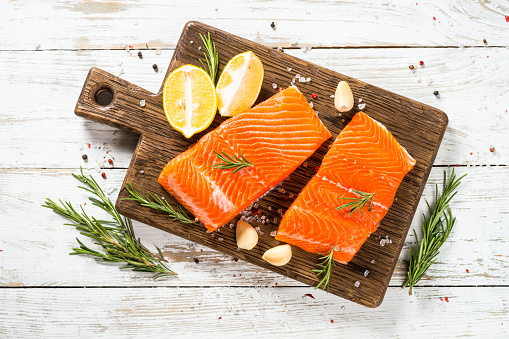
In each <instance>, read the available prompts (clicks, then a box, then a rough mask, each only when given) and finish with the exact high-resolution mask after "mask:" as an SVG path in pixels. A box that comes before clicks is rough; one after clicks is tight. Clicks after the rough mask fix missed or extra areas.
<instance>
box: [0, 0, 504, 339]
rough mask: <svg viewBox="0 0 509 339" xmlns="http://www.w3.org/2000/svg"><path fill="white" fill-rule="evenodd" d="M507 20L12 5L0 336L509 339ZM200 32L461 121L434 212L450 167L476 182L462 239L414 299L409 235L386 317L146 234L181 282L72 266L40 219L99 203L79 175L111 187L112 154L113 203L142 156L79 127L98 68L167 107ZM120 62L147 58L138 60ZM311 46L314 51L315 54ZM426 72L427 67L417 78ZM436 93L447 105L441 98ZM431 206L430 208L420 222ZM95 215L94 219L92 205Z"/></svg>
mask: <svg viewBox="0 0 509 339" xmlns="http://www.w3.org/2000/svg"><path fill="white" fill-rule="evenodd" d="M505 15H509V5H508V3H507V2H506V1H503V0H493V1H480V2H473V1H467V0H461V1H460V0H456V1H449V2H444V1H440V0H431V1H424V2H422V1H418V0H417V1H415V2H412V1H407V2H405V3H403V2H399V1H384V0H380V1H377V0H366V1H356V2H345V1H332V0H331V1H319V2H314V1H309V0H307V1H306V0H300V1H298V0H281V1H272V2H266V1H254V0H243V1H229V0H216V1H212V2H206V1H186V2H177V1H165V2H160V1H153V0H152V1H142V2H138V1H91V0H89V1H78V0H69V1H63V0H59V1H36V0H26V1H24V0H11V1H4V2H2V3H1V4H0V32H1V34H0V89H1V91H0V102H1V104H2V109H1V110H0V155H1V157H0V216H1V218H0V250H1V252H0V305H1V307H0V336H1V337H2V338H4V337H6V338H19V337H24V338H25V337H71V336H72V337H74V336H77V335H78V336H83V337H108V338H109V337H146V336H147V333H150V334H151V335H162V336H168V334H169V333H171V334H172V335H173V336H177V337H197V336H200V337H220V336H221V337H239V336H250V337H302V336H308V337H324V336H329V337H334V338H335V337H352V336H356V337H367V336H371V337H398V338H399V337H403V338H404V337H417V338H424V337H426V338H428V337H432V338H442V337H457V336H474V337H478V336H483V337H489V338H503V337H507V336H508V327H507V326H508V323H509V304H508V300H509V289H508V283H507V282H508V281H509V273H508V272H509V249H508V248H509V247H508V241H509V240H508V239H509V228H508V227H507V225H508V224H509V207H508V206H509V199H508V198H507V192H508V191H509V168H508V167H507V166H506V165H507V164H508V163H509V147H508V140H509V137H508V134H509V113H508V110H509V78H508V77H507V74H508V71H507V70H508V69H509V61H508V60H509V49H508V48H507V47H509V22H506V21H505ZM433 17H435V18H436V20H433ZM189 20H198V21H202V22H205V23H207V24H211V25H215V26H217V27H220V28H222V29H225V30H228V31H230V32H232V33H235V34H238V35H241V36H243V37H246V38H248V39H251V40H254V41H257V42H260V43H264V44H267V45H270V46H273V47H278V46H282V47H290V48H289V49H286V50H285V51H286V53H289V54H292V55H296V56H298V57H301V58H303V59H306V60H308V61H311V62H314V63H317V64H320V65H322V66H325V67H328V68H331V69H333V70H335V71H338V72H341V73H344V74H347V75H349V76H352V77H356V78H359V79H361V80H363V81H366V82H369V83H372V84H374V85H377V86H380V87H383V88H386V89H388V90H391V91H394V92H396V93H399V94H402V95H405V96H408V97H410V98H412V99H415V100H418V101H421V102H423V103H426V104H430V105H432V106H435V107H437V108H439V109H441V110H443V111H445V112H446V113H447V114H448V115H449V120H450V122H449V128H448V130H447V133H446V135H445V137H444V142H443V144H442V147H441V149H440V152H439V154H438V157H437V160H436V163H435V165H436V166H437V167H435V168H434V169H433V171H432V173H431V175H430V179H429V182H428V184H427V186H426V189H425V193H424V196H423V199H424V198H427V199H431V198H432V196H433V192H434V185H435V184H436V183H438V184H440V183H441V180H442V174H443V170H444V169H447V170H450V168H446V167H452V166H457V165H459V166H461V167H458V168H456V171H457V172H458V173H460V174H463V173H467V174H468V176H467V177H466V178H465V180H464V182H463V184H462V187H461V189H460V192H459V194H458V196H457V198H455V200H454V202H453V208H454V214H455V215H456V216H457V219H458V221H457V222H458V224H457V226H456V228H455V230H454V231H453V233H452V235H451V238H450V241H448V243H447V244H446V245H445V246H444V247H443V250H442V253H441V254H440V256H439V258H438V261H437V263H436V264H435V265H434V266H433V267H432V268H431V269H430V270H429V273H428V275H427V276H426V278H425V279H423V280H422V281H421V282H420V284H419V287H418V288H416V290H415V291H416V293H415V295H414V296H412V297H409V296H408V295H407V291H406V290H402V289H401V288H399V286H400V285H401V283H402V282H403V280H404V274H405V266H404V260H406V258H407V257H408V252H409V247H410V246H412V245H413V244H414V237H413V236H412V235H409V236H408V238H407V242H406V244H405V247H404V249H403V251H402V255H401V258H400V260H399V262H398V265H397V267H396V271H395V274H394V276H393V278H392V280H391V283H390V286H391V287H390V288H389V290H388V292H387V295H386V298H385V301H384V303H383V304H382V306H380V307H379V308H378V309H374V310H373V309H367V308H363V307H361V306H358V305H355V304H353V303H350V302H347V301H345V300H342V299H340V298H338V297H335V296H330V295H327V294H326V293H324V292H322V291H314V290H312V288H309V287H305V286H303V285H302V284H300V283H297V282H295V281H292V280H290V279H288V278H285V277H282V276H279V275H276V274H274V273H271V272H267V271H265V270H263V269H261V268H258V267H256V266H253V265H250V264H246V263H244V262H241V261H238V262H235V261H234V260H233V258H232V257H228V256H225V255H223V254H221V253H218V252H216V251H213V250H209V249H207V248H204V247H201V246H198V245H195V244H193V243H191V242H189V241H187V240H184V239H180V238H178V237H175V236H173V235H170V234H167V233H164V232H162V231H159V230H156V229H154V228H152V227H149V226H146V225H143V224H140V223H135V229H136V231H137V233H138V235H139V236H140V237H141V238H142V241H144V242H145V243H146V244H147V245H148V246H153V245H157V246H159V247H161V248H162V249H163V251H164V253H165V255H166V256H167V257H168V258H169V260H170V261H171V267H172V268H173V269H175V270H176V271H177V272H178V273H179V276H178V277H176V278H168V279H162V280H159V281H153V280H152V279H151V277H150V276H149V275H146V274H138V273H133V272H128V271H120V270H118V268H117V267H116V266H112V265H98V264H96V263H95V262H94V261H93V260H92V259H89V258H86V257H81V256H69V255H67V254H68V253H69V252H70V251H71V248H72V247H74V246H76V241H75V237H76V236H79V234H78V232H77V231H76V230H74V229H73V228H70V227H68V226H63V225H62V223H63V222H64V220H63V219H62V218H61V217H59V216H58V215H55V214H53V213H51V212H50V211H49V210H47V209H43V208H42V207H40V205H41V204H42V203H43V201H44V198H46V197H50V198H53V199H58V198H61V199H66V200H70V201H73V202H74V203H76V204H80V203H84V202H86V195H85V194H83V193H82V192H80V191H79V190H78V189H77V188H76V181H75V180H74V179H73V178H72V177H71V173H76V172H77V171H78V168H79V166H82V165H83V166H85V168H86V169H85V171H86V172H88V173H92V174H94V175H95V176H97V177H98V175H99V174H98V173H97V172H96V171H95V170H94V167H96V166H97V164H96V161H97V160H99V161H100V160H102V159H103V156H105V153H106V151H105V149H104V147H105V146H106V147H110V148H111V152H110V154H112V155H113V157H114V166H113V167H112V168H108V169H106V170H105V172H106V173H107V179H105V180H103V179H100V178H99V179H100V182H101V183H102V184H103V187H104V188H105V189H106V190H112V192H111V195H110V196H111V197H112V198H113V199H114V198H116V194H117V192H118V191H116V190H115V189H118V188H119V186H120V184H121V182H122V179H123V176H124V173H125V168H126V167H127V166H128V164H129V162H130V158H131V155H132V152H133V150H134V147H135V145H136V141H137V136H136V135H133V134H130V133H126V132H123V131H119V130H116V129H113V128H110V127H107V126H103V125H100V124H97V123H93V122H89V121H84V120H83V119H81V118H78V117H76V116H74V114H73V110H74V105H75V103H76V100H77V98H78V95H79V92H80V90H81V86H82V84H83V81H84V78H85V76H86V73H87V71H88V69H89V68H90V67H93V66H96V67H100V68H102V69H104V70H106V71H109V72H111V73H113V74H120V73H122V75H121V76H122V77H123V78H125V79H126V80H128V81H131V82H133V83H136V84H137V85H140V86H142V87H144V88H146V89H148V90H151V91H157V90H158V88H159V86H160V84H161V82H162V80H163V76H164V72H165V71H166V67H167V65H168V63H169V61H170V58H171V56H172V53H173V48H174V46H175V44H176V42H177V40H178V37H179V35H180V32H181V30H182V27H183V24H184V23H185V22H187V21H189ZM272 21H274V22H275V24H276V29H275V30H273V29H272V28H271V27H270V23H271V22H272ZM482 39H486V40H487V44H484V43H483V42H482ZM146 43H147V44H148V45H149V47H150V48H151V49H150V50H144V49H143V50H142V52H143V55H144V57H143V59H142V60H140V59H138V58H137V56H136V53H137V52H138V50H137V49H136V48H145V44H146ZM123 45H132V46H133V47H135V50H134V52H133V53H132V54H133V56H129V53H128V52H126V51H125V50H124V47H122V46H123ZM303 46H304V47H309V46H312V47H313V49H311V50H309V51H307V52H304V51H303V50H301V49H300V47H303ZM395 46H396V47H398V48H393V47H395ZM465 46H466V48H464V47H465ZM373 47H376V48H373ZM156 48H161V49H162V50H161V54H156V51H155V49H156ZM420 60H423V61H424V63H425V66H424V67H420V66H418V62H419V61H420ZM153 63H157V64H158V65H159V70H160V72H159V73H156V72H154V71H153V70H152V68H151V66H152V64H153ZM410 64H413V65H414V66H416V69H415V71H411V70H409V69H408V66H409V65H410ZM290 78H291V76H289V79H290ZM282 85H284V84H282ZM435 90H438V91H439V92H440V98H436V97H435V96H434V95H433V94H432V93H433V91H435ZM331 94H332V93H331ZM325 100H327V99H325ZM367 104H368V105H369V103H367ZM88 143H90V144H91V148H90V149H88V146H87V145H88ZM490 147H495V152H490ZM83 153H87V154H88V156H89V161H88V162H87V163H84V162H83V160H82V159H81V155H82V154H83ZM88 168H90V170H89V169H88ZM424 207H425V204H424V200H423V201H422V202H421V204H420V206H419V209H418V214H419V213H420V212H422V211H423V209H424ZM85 208H87V209H88V210H89V211H90V212H92V211H93V209H92V208H93V207H91V206H90V204H87V206H85ZM420 220H421V219H420V217H419V216H418V215H417V216H416V218H415V220H414V222H413V224H412V228H413V229H416V230H418V229H419V227H420V226H419V222H420ZM201 250H203V252H202V251H201ZM195 258H197V259H199V263H198V264H196V263H195V261H194V259H195ZM467 270H468V272H467ZM83 287H87V288H83ZM274 287H275V288H274ZM307 293H312V295H313V296H314V297H315V298H316V299H311V298H310V297H306V296H304V295H305V294H307ZM445 297H447V298H448V299H447V300H448V301H446V300H445V299H444V298H445ZM440 298H442V300H441V299H440ZM220 317H221V319H219V318H220ZM331 319H332V320H334V323H331V322H330V320H331Z"/></svg>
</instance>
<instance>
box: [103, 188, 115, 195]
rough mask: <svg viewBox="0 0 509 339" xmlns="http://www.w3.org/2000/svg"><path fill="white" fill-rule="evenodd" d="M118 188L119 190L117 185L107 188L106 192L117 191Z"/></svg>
mask: <svg viewBox="0 0 509 339" xmlns="http://www.w3.org/2000/svg"><path fill="white" fill-rule="evenodd" d="M116 190H117V188H116V187H110V188H108V189H106V193H107V194H111V193H113V192H115V191H116Z"/></svg>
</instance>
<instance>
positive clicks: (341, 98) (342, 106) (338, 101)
mask: <svg viewBox="0 0 509 339" xmlns="http://www.w3.org/2000/svg"><path fill="white" fill-rule="evenodd" d="M353 104H354V102H353V94H352V90H351V89H350V86H349V85H348V83H347V82H346V81H340V82H339V84H338V88H336V94H334V106H336V109H337V110H338V111H340V112H348V111H349V110H351V109H352V108H353Z"/></svg>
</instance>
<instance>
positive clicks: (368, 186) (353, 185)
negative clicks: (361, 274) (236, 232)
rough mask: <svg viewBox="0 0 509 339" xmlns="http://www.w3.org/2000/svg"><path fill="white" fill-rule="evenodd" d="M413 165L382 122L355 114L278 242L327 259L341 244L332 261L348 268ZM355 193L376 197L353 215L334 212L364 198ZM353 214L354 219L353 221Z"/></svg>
mask: <svg viewBox="0 0 509 339" xmlns="http://www.w3.org/2000/svg"><path fill="white" fill-rule="evenodd" d="M414 165H415V160H414V159H413V158H412V157H411V156H410V154H408V152H407V151H406V150H405V149H404V148H403V147H402V146H401V145H400V144H399V143H398V142H397V140H396V139H395V138H394V137H393V136H392V134H391V133H390V132H389V131H388V130H387V129H386V128H385V126H383V125H382V124H380V123H379V122H377V121H375V120H373V119H371V118H370V117H369V116H367V115H366V114H364V113H362V112H359V113H357V114H356V115H355V116H354V117H353V119H352V121H351V122H350V123H349V124H348V125H347V126H346V127H345V128H344V129H343V131H342V132H341V133H340V134H339V135H338V137H337V139H336V141H335V142H334V144H333V145H332V147H331V148H330V150H329V152H328V153H327V155H326V156H325V157H324V158H323V161H322V165H321V166H320V169H319V170H318V172H317V173H316V175H315V176H314V177H313V178H312V179H311V180H310V181H309V183H308V184H307V185H306V187H304V189H303V190H302V192H301V193H300V194H299V196H298V197H297V199H295V201H294V202H293V204H292V205H291V206H290V208H289V209H288V211H287V212H286V213H285V215H284V216H283V219H282V220H281V224H280V225H279V230H278V232H277V235H276V239H277V240H280V241H284V242H287V243H290V244H292V245H296V246H299V247H301V248H302V249H304V250H305V251H308V252H312V253H319V254H324V253H327V252H329V251H330V250H331V248H332V247H333V246H334V244H336V243H337V245H336V249H339V248H341V251H339V252H335V253H334V259H335V260H337V261H339V262H342V263H347V262H349V261H350V260H351V259H352V258H353V256H354V255H355V254H356V253H357V251H359V249H360V248H361V246H362V244H363V243H364V242H365V241H366V239H367V238H368V237H369V235H370V234H371V233H373V232H374V231H376V229H377V227H378V224H379V223H380V221H381V220H382V219H383V217H384V216H385V215H386V214H387V211H388V210H389V208H390V207H391V205H392V202H393V200H394V196H395V194H396V191H397V189H398V187H399V184H400V183H401V180H403V177H404V176H405V175H406V174H407V173H408V172H409V171H410V170H411V169H412V168H413V166H414ZM353 190H357V191H361V192H366V193H373V192H375V195H374V197H373V205H372V210H371V211H369V205H370V204H369V203H367V204H366V205H365V206H364V208H363V210H362V213H360V209H358V210H356V211H355V212H354V213H352V214H350V208H348V207H347V208H343V209H340V210H336V208H337V207H339V206H341V205H344V204H346V203H349V202H352V200H346V199H342V198H347V197H349V198H355V197H360V195H358V194H357V193H355V192H354V191H353ZM349 214H350V215H349Z"/></svg>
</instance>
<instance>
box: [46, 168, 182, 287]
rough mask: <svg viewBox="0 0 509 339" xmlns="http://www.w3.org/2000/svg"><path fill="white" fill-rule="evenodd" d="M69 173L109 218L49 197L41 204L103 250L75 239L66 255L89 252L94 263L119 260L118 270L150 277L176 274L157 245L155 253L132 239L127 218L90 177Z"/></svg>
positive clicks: (129, 220)
mask: <svg viewBox="0 0 509 339" xmlns="http://www.w3.org/2000/svg"><path fill="white" fill-rule="evenodd" d="M73 176H74V177H75V178H76V179H78V180H79V181H81V182H82V183H83V184H85V186H78V188H81V189H83V190H85V191H87V192H90V193H92V194H93V195H94V196H96V197H97V198H95V197H90V198H89V199H90V201H92V204H93V205H95V206H97V207H99V208H101V209H103V210H104V211H106V212H107V213H108V214H109V215H110V216H111V217H112V219H113V220H98V219H96V218H94V217H91V216H89V215H87V213H85V211H84V209H83V207H81V213H80V212H78V211H76V209H75V208H74V207H73V206H72V204H71V203H70V202H67V201H62V200H59V201H60V205H59V204H57V203H55V202H54V201H52V200H51V199H46V201H45V204H44V205H42V206H43V207H46V208H49V209H51V210H53V211H54V212H55V213H57V214H60V215H61V216H63V217H65V218H67V219H70V220H72V221H73V222H72V223H69V224H65V225H69V226H74V227H76V228H77V229H78V230H79V231H80V233H81V234H82V235H84V236H86V237H89V238H91V239H94V240H95V244H97V245H100V246H101V247H102V249H103V252H99V251H95V250H93V249H90V248H89V247H87V246H86V245H85V244H83V242H81V241H80V240H79V239H78V238H76V240H77V241H78V243H79V245H80V247H79V248H73V251H74V252H71V253H69V254H71V255H74V254H85V255H89V256H92V257H94V258H95V260H96V261H98V262H108V263H113V262H115V263H117V262H121V263H124V264H125V266H122V267H120V268H121V269H126V268H129V269H132V270H133V271H140V272H150V273H154V274H155V275H154V279H157V278H160V277H163V276H168V275H176V274H177V273H175V272H173V271H172V270H170V269H169V268H168V267H167V266H166V265H165V264H164V263H163V262H168V261H167V260H166V259H164V256H163V253H162V252H161V250H160V249H159V248H157V247H156V248H157V252H158V254H155V253H152V252H151V251H149V250H148V249H147V248H146V247H145V246H144V245H143V244H142V243H141V241H140V239H139V238H136V235H135V234H134V229H133V225H132V222H131V219H129V218H124V217H122V216H121V215H120V214H119V213H118V212H117V210H116V209H115V205H114V204H113V202H112V201H111V200H110V199H109V198H108V197H106V195H105V194H104V192H103V190H102V189H101V187H100V186H99V184H98V183H97V182H96V181H95V180H94V178H93V177H92V176H88V177H86V176H85V175H84V174H83V169H81V174H79V175H76V174H73Z"/></svg>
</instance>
